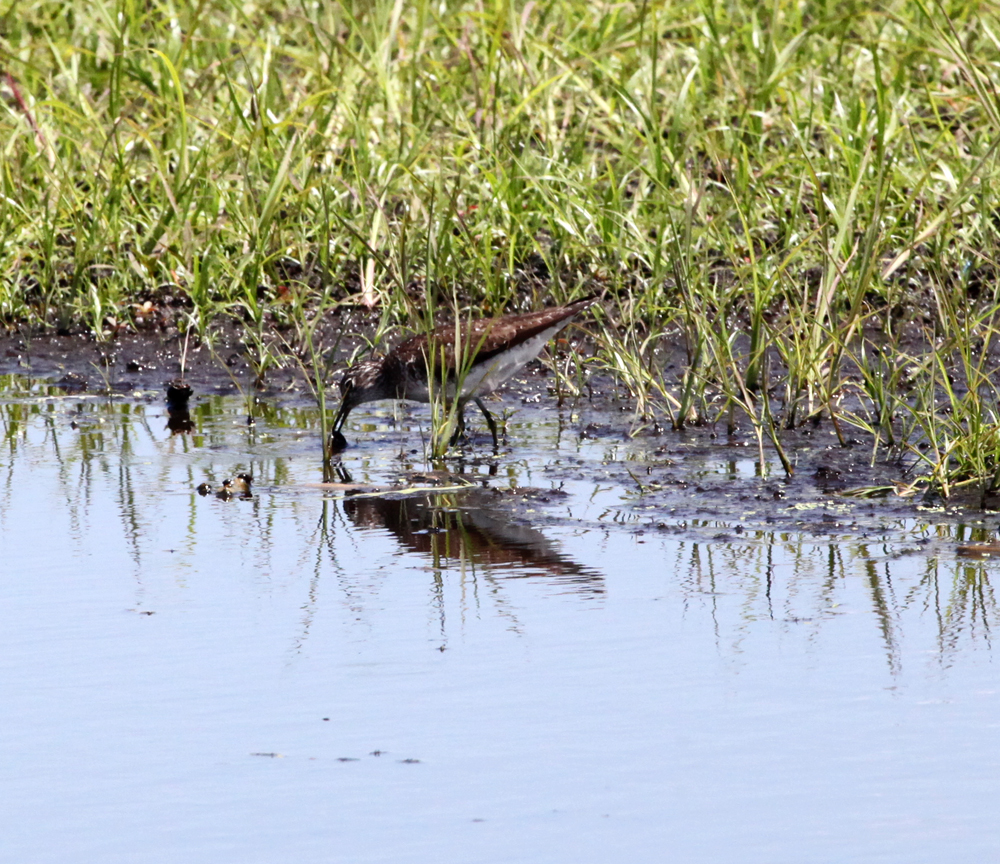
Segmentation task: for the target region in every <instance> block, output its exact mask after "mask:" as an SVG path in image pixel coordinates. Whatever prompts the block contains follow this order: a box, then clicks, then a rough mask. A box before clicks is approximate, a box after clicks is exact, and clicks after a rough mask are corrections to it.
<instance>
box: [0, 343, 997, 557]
mask: <svg viewBox="0 0 1000 864" xmlns="http://www.w3.org/2000/svg"><path fill="white" fill-rule="evenodd" d="M182 371H183V374H184V378H185V380H186V381H187V382H188V383H189V384H190V385H191V387H192V390H193V395H192V397H191V406H192V408H194V407H196V406H198V405H200V404H203V403H204V402H205V400H207V399H210V398H213V397H217V396H238V395H241V394H242V395H244V396H247V397H249V399H248V404H250V403H249V400H250V399H252V400H253V402H255V403H257V405H258V406H261V407H262V408H263V406H269V408H270V409H271V410H281V409H283V408H295V409H297V410H300V411H308V410H309V409H310V408H314V405H313V402H312V399H311V397H310V395H309V391H308V388H307V387H306V384H305V381H304V379H303V375H302V371H301V369H300V368H296V367H295V366H293V365H292V364H290V363H289V364H286V365H283V366H274V367H272V368H269V369H268V370H267V374H266V375H265V377H264V380H263V382H262V383H261V382H259V381H258V380H257V376H256V374H255V370H254V369H253V368H252V367H251V364H250V363H249V362H248V361H247V352H246V346H245V345H244V344H243V343H242V341H241V340H240V339H238V338H237V337H236V336H235V334H230V335H229V336H224V335H220V336H219V338H217V339H216V340H215V342H214V344H213V345H211V346H208V345H204V344H194V343H193V342H192V343H191V344H189V345H187V346H186V347H185V345H184V343H183V341H181V340H178V339H171V340H159V339H156V338H149V337H143V336H122V337H120V338H118V339H116V340H115V341H114V342H111V343H97V342H94V341H91V340H87V339H82V338H78V337H51V338H48V337H47V338H44V339H30V340H24V339H19V338H16V337H13V338H10V337H8V338H6V339H4V340H2V341H0V374H3V375H7V376H17V378H16V379H10V380H11V381H13V380H18V381H33V382H45V384H46V385H48V386H47V390H46V392H47V394H48V395H50V396H64V397H66V398H70V399H72V398H74V397H76V398H79V399H81V400H85V401H89V400H90V399H94V398H98V397H105V396H107V395H109V394H110V395H111V396H112V397H113V398H114V399H115V400H124V401H129V402H135V403H140V404H144V405H147V406H150V409H149V410H151V411H156V410H159V407H158V406H162V405H163V402H164V398H165V385H166V384H167V382H169V381H171V380H173V379H176V378H177V377H178V376H179V375H181V373H182ZM16 391H17V388H16V387H15V388H13V389H10V388H8V393H7V394H6V395H7V398H8V399H32V398H39V396H40V395H45V394H39V393H38V392H33V393H28V392H21V393H18V392H16ZM491 407H492V408H495V409H496V411H497V412H498V413H499V414H500V415H501V416H502V415H503V414H504V412H506V413H507V416H508V418H509V424H508V429H507V436H506V439H505V445H504V447H503V448H502V450H501V452H500V453H499V454H498V455H496V456H494V455H493V454H492V453H491V449H490V446H489V437H488V435H487V434H486V430H485V429H480V428H478V427H476V428H474V430H473V437H472V440H471V442H470V443H469V445H468V446H467V447H466V448H465V449H464V451H463V452H462V454H461V455H460V456H459V457H458V458H455V459H448V460H445V461H444V462H443V463H442V464H440V465H438V466H436V467H439V468H444V469H447V470H448V471H451V472H453V473H455V474H457V475H461V476H471V477H472V478H473V480H474V481H475V482H477V483H479V484H481V485H486V486H488V487H490V488H493V489H495V490H504V489H508V488H516V487H517V486H518V485H521V486H524V485H526V482H525V476H523V475H527V474H530V485H531V487H532V488H533V489H535V490H536V493H533V494H532V495H531V496H520V497H519V496H508V499H507V500H504V499H501V498H496V499H495V500H494V505H496V504H499V503H500V502H501V501H502V502H503V506H502V507H501V510H502V511H503V512H505V513H507V514H508V516H509V518H511V519H513V520H515V521H518V522H520V523H522V524H528V523H534V524H545V523H546V522H552V523H556V522H566V521H567V520H572V519H574V518H576V517H574V516H572V514H570V515H567V513H566V510H567V507H566V506H565V501H563V500H561V496H562V495H563V494H564V493H563V492H562V491H561V490H563V489H564V488H566V487H568V486H572V485H574V484H575V485H576V486H577V487H579V486H580V484H592V485H594V486H595V487H598V488H600V487H608V488H611V489H614V490H615V491H616V492H617V497H616V499H615V503H614V505H613V506H609V507H608V508H607V512H606V513H603V514H600V515H599V518H597V519H593V517H592V516H591V517H589V520H590V521H592V522H593V523H594V524H595V525H597V524H605V525H614V524H617V525H619V526H621V527H624V528H627V529H628V530H631V531H635V532H672V533H677V532H682V533H689V534H690V535H691V536H695V537H699V538H702V539H706V538H709V539H710V538H718V539H720V540H721V539H727V540H732V541H738V540H741V539H743V540H746V539H748V536H749V533H752V532H759V531H763V532H771V531H795V532H806V533H812V534H816V535H818V536H840V535H844V536H859V535H880V534H882V533H884V532H887V531H888V532H898V531H901V530H902V531H904V532H905V531H906V530H909V528H910V527H912V526H913V525H915V524H933V523H941V522H945V523H953V524H956V525H966V526H968V531H969V537H971V538H972V539H981V540H991V539H993V537H994V533H995V532H994V529H995V528H996V527H997V523H998V522H1000V518H998V517H997V516H995V515H993V514H992V513H991V511H990V510H985V511H984V510H983V509H981V508H980V506H979V504H980V501H979V499H978V497H977V496H975V495H972V494H969V495H967V496H965V497H955V498H952V499H951V500H949V501H947V502H945V501H942V500H941V499H940V498H937V497H933V496H929V495H926V494H924V493H922V492H921V493H917V494H914V495H911V496H909V497H900V495H898V494H897V490H901V489H903V488H904V487H905V485H906V483H907V482H908V481H910V480H912V478H911V477H909V476H908V475H907V473H906V471H905V469H904V468H903V467H901V466H899V465H897V464H890V463H885V462H882V461H878V460H875V461H873V458H872V457H873V453H872V449H871V447H870V446H869V445H866V444H865V443H864V442H863V441H861V440H857V439H855V440H852V442H851V444H850V446H847V447H845V446H842V445H841V444H840V443H839V441H838V438H837V436H836V435H835V434H834V430H833V428H832V426H831V424H829V423H822V422H821V423H817V424H807V425H805V426H802V427H800V428H799V429H798V430H794V431H790V432H785V433H784V434H783V436H782V440H783V442H784V446H785V447H786V450H787V452H788V454H789V457H790V459H791V460H792V462H793V464H794V468H795V473H794V475H793V476H792V477H790V478H789V477H785V475H784V472H783V471H782V470H781V467H780V464H779V462H778V460H777V458H776V456H775V454H774V453H773V452H771V451H770V448H766V449H765V465H764V466H763V468H762V466H761V465H760V461H759V450H758V446H757V441H756V439H755V437H754V436H753V434H752V430H751V429H750V428H749V423H748V422H746V421H745V422H744V424H743V426H744V428H741V429H740V430H738V432H737V434H735V435H732V436H727V435H726V434H724V430H720V429H718V428H711V427H707V426H706V427H696V428H691V429H687V430H684V431H682V432H675V431H671V430H669V429H663V428H658V427H656V426H652V425H646V426H645V427H644V428H643V429H641V431H639V432H638V433H637V434H633V430H634V428H635V424H634V414H633V412H634V406H633V404H632V403H631V402H630V401H629V400H627V399H624V398H622V396H621V394H620V391H619V390H618V388H616V387H615V385H614V382H613V381H611V379H609V378H607V377H602V376H599V375H593V376H591V378H590V379H589V381H588V386H587V388H586V392H585V393H583V394H581V395H580V396H579V397H576V398H569V397H564V398H563V399H562V401H561V404H560V400H559V399H558V398H557V396H556V395H555V393H554V387H553V379H552V376H551V375H550V374H549V372H548V370H547V369H546V367H545V366H543V365H542V364H541V363H539V362H537V361H536V362H534V363H532V364H531V365H530V366H529V367H527V368H526V369H525V370H524V373H523V374H521V375H519V376H518V377H517V378H516V379H515V380H513V381H511V382H510V384H509V385H508V386H507V387H505V388H504V389H503V390H502V391H500V393H499V396H498V399H497V401H496V402H491ZM400 410H401V411H402V412H403V414H402V417H403V420H402V421H401V422H399V423H397V422H396V420H395V419H387V415H386V412H385V411H376V413H375V414H372V415H369V414H366V413H365V412H364V411H363V410H361V409H359V415H358V417H357V418H356V419H357V420H358V425H357V426H356V427H355V428H353V429H351V430H349V433H348V439H349V442H350V446H349V448H348V449H347V451H345V453H344V454H343V455H342V458H343V462H344V465H345V466H346V467H347V468H348V470H353V471H356V470H357V466H358V465H359V464H361V463H363V462H364V461H365V460H371V459H372V458H375V457H377V456H380V455H382V456H384V454H385V453H386V452H392V453H399V454H404V455H405V458H404V459H403V460H402V461H399V460H397V462H396V465H397V467H398V471H397V474H405V472H407V471H419V470H426V469H427V468H428V467H429V466H428V465H427V463H425V462H424V461H423V456H422V454H423V452H424V451H423V449H422V446H423V444H422V441H421V438H420V434H419V432H416V433H415V432H414V431H413V430H414V428H416V427H414V425H413V423H409V422H408V421H407V420H406V418H408V417H415V418H417V420H415V421H414V423H416V424H417V427H418V426H419V422H420V421H419V417H420V412H421V410H423V409H422V408H421V407H420V406H412V405H411V406H404V407H402V408H401V409H400ZM262 413H266V412H264V411H263V410H262ZM471 419H472V420H473V422H476V418H474V417H473V418H471ZM265 422H266V421H265ZM541 423H545V424H549V425H552V424H554V425H555V430H556V431H555V433H554V434H555V438H554V439H551V441H552V442H554V444H558V446H550V447H549V449H546V447H545V446H544V445H539V444H538V443H537V442H536V443H535V444H533V445H530V446H529V444H528V442H527V440H526V439H527V437H528V435H527V432H526V430H529V429H530V428H531V427H532V426H534V425H537V424H541ZM172 428H173V427H172ZM192 428H193V426H191V427H187V428H182V429H179V430H175V431H181V432H184V431H191V429H192ZM317 435H318V433H317ZM314 443H315V448H314V450H315V458H316V459H317V462H318V460H319V441H318V437H317V439H316V441H315V442H314ZM567 444H568V445H571V446H566V445H567ZM584 444H587V445H589V448H590V449H589V450H588V454H587V455H576V453H575V452H574V451H575V450H579V449H580V447H582V446H583V445H584ZM595 447H596V448H597V452H599V453H600V458H598V459H595V458H594V457H593V453H594V452H595V450H594V448H595ZM527 469H530V470H527ZM394 470H395V469H394ZM512 472H513V473H512ZM512 478H514V479H512ZM388 479H390V480H392V479H394V478H391V477H390V478H388ZM874 487H880V492H879V493H878V495H879V497H873V498H861V497H854V496H853V495H852V494H851V493H853V492H855V491H856V490H859V489H871V488H874ZM991 503H992V502H988V504H991ZM359 506H360V505H359ZM477 506H484V502H483V501H480V504H479V505H477ZM491 506H492V505H491ZM472 509H474V508H472ZM569 509H572V508H569Z"/></svg>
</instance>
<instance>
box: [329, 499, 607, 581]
mask: <svg viewBox="0 0 1000 864" xmlns="http://www.w3.org/2000/svg"><path fill="white" fill-rule="evenodd" d="M499 496H500V493H498V492H495V491H494V490H492V489H469V490H467V491H462V492H459V493H443V494H428V495H422V496H418V497H408V498H396V499H392V498H375V497H371V498H368V497H356V498H348V499H346V500H345V501H344V511H345V512H346V513H347V515H348V517H349V518H350V519H351V521H352V522H354V524H355V525H357V526H359V527H362V528H385V529H388V530H389V531H391V532H392V533H393V534H394V535H395V536H396V538H397V539H398V541H399V543H400V545H402V546H403V547H404V548H406V549H410V550H412V551H414V552H419V553H421V554H423V555H428V556H430V557H431V559H432V560H433V561H434V563H435V565H438V566H445V565H446V564H447V562H448V561H449V560H450V561H455V562H460V563H461V564H463V565H465V566H476V565H479V566H483V567H486V568H488V569H489V570H490V571H491V573H492V574H493V575H504V576H507V577H529V576H537V575H541V576H544V577H547V578H550V579H554V580H555V581H556V582H558V584H560V585H562V586H564V587H565V588H566V589H568V590H571V591H574V592H578V593H581V594H589V595H594V594H603V593H604V576H603V574H601V573H600V572H598V571H597V570H594V569H592V568H589V567H585V566H583V565H582V564H579V563H577V562H576V561H574V560H573V559H572V558H570V557H568V556H567V555H564V554H563V553H562V552H561V551H560V550H559V546H558V544H556V543H553V542H552V541H551V540H549V539H548V538H547V537H546V536H545V535H544V534H543V533H542V532H541V531H539V530H537V529H536V528H532V527H531V526H530V525H526V524H523V523H522V522H519V521H517V520H516V518H515V515H514V512H512V510H511V509H510V508H507V507H504V506H497V502H498V499H499Z"/></svg>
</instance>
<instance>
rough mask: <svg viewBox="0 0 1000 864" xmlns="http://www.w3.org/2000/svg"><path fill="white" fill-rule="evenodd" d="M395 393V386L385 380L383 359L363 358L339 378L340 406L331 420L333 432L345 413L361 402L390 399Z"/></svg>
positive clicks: (340, 425) (336, 429) (336, 430)
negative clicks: (363, 359)
mask: <svg viewBox="0 0 1000 864" xmlns="http://www.w3.org/2000/svg"><path fill="white" fill-rule="evenodd" d="M395 395H396V393H395V388H394V387H391V386H390V385H389V383H388V381H387V377H386V372H385V362H384V361H383V360H381V359H378V360H365V361H364V362H362V363H358V364H357V365H356V366H352V367H351V368H350V369H348V370H347V371H346V372H345V373H344V377H343V378H341V379H340V407H339V408H338V409H337V416H336V417H335V418H334V421H333V431H334V433H339V432H340V430H341V428H342V427H343V425H344V421H346V420H347V415H348V414H350V413H351V411H352V410H354V409H355V408H356V407H357V406H358V405H360V404H361V403H362V402H374V401H375V400H376V399H392V398H393V397H394V396H395Z"/></svg>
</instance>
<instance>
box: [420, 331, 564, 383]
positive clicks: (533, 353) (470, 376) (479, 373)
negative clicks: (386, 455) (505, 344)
mask: <svg viewBox="0 0 1000 864" xmlns="http://www.w3.org/2000/svg"><path fill="white" fill-rule="evenodd" d="M568 323H569V321H568V320H567V321H560V322H559V323H558V324H554V325H553V326H551V327H549V329H548V330H543V331H542V332H541V333H539V334H538V335H537V336H534V337H533V338H531V339H528V340H527V341H525V342H522V343H521V344H520V345H518V346H517V347H516V348H513V349H511V350H510V351H505V352H503V353H502V354H498V355H497V356H495V357H491V358H490V359H489V360H487V361H486V362H484V363H476V364H475V365H473V366H472V368H471V369H469V370H468V372H467V374H466V375H465V377H464V378H462V377H461V375H459V376H458V377H459V378H460V379H461V385H462V387H461V391H459V392H460V394H461V398H462V399H474V398H476V397H477V396H484V395H486V394H487V393H492V392H493V391H494V390H496V389H497V387H499V386H500V385H501V384H503V383H504V382H506V381H507V380H508V379H509V378H510V377H511V376H512V375H514V374H515V373H516V372H517V371H518V370H519V369H522V368H523V367H524V366H525V365H526V364H528V363H530V362H531V361H532V360H534V359H535V358H536V357H537V356H538V355H539V354H540V353H541V351H542V348H544V347H545V343H546V342H548V341H549V340H550V339H551V338H552V337H553V336H555V335H556V333H558V332H559V331H560V330H562V329H563V327H565V326H566V325H567V324H568ZM460 371H461V370H460ZM457 384H458V382H456V381H450V382H448V389H447V396H448V398H449V399H454V398H455V392H456V389H457ZM406 398H407V399H413V400H414V401H416V402H430V394H429V393H428V392H427V387H426V385H422V386H421V385H416V384H415V383H412V382H411V383H410V384H409V386H407V388H406Z"/></svg>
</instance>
